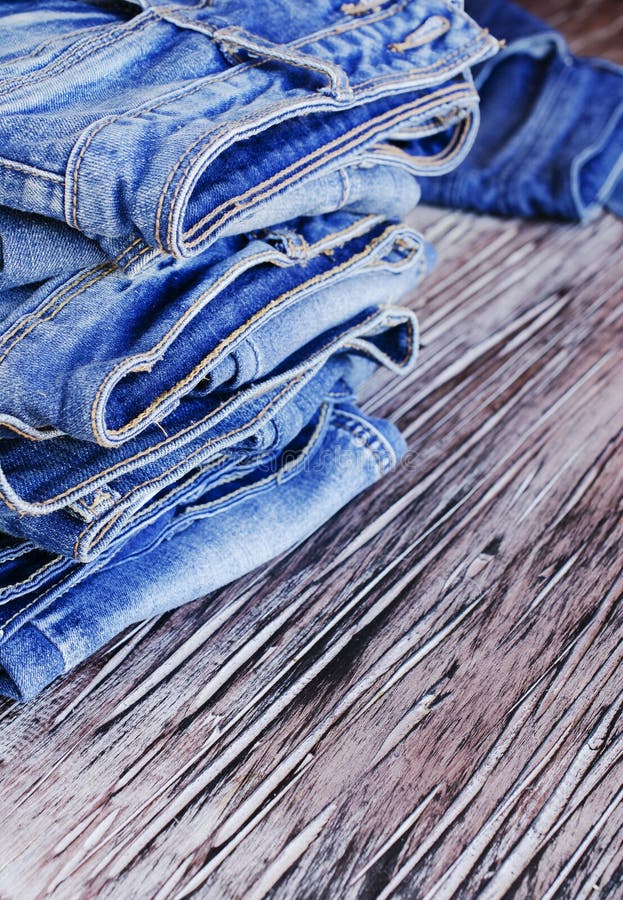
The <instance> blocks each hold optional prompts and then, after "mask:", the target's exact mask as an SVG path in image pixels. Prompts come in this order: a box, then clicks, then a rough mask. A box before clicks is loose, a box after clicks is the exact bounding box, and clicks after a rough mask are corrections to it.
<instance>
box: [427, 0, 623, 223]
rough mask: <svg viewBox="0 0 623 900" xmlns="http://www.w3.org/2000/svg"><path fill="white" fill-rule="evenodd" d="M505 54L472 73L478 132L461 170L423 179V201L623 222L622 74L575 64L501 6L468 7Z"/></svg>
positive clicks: (544, 33)
mask: <svg viewBox="0 0 623 900" xmlns="http://www.w3.org/2000/svg"><path fill="white" fill-rule="evenodd" d="M465 5H466V9H467V11H468V12H469V13H470V14H471V15H473V16H474V17H475V18H476V19H477V20H478V21H479V22H480V23H481V24H482V25H485V26H488V27H489V28H491V30H492V32H493V33H494V34H495V35H496V36H497V37H499V38H503V39H506V41H507V46H506V49H505V50H503V51H502V52H501V53H500V54H498V56H497V57H496V58H495V59H492V60H489V61H487V62H485V63H483V65H481V66H479V67H477V68H476V69H475V73H474V75H475V82H476V86H477V87H478V90H479V92H480V97H481V118H482V124H481V128H480V130H479V133H478V137H477V138H476V141H475V143H474V146H473V149H472V151H471V153H470V155H469V156H468V157H467V159H466V160H465V162H464V163H463V165H462V166H461V168H460V170H459V171H457V172H454V173H452V174H449V175H444V176H443V177H442V178H438V179H434V178H432V179H427V178H425V179H423V180H422V182H421V187H422V196H423V199H424V200H425V201H427V202H429V203H435V204H438V205H442V206H450V207H453V208H456V207H459V208H460V207H462V208H467V209H475V210H478V211H481V212H494V213H499V214H501V215H509V216H513V215H518V216H551V217H557V218H562V219H570V220H584V219H590V218H591V217H593V216H594V215H595V214H597V213H598V212H599V211H600V210H601V209H602V208H604V207H608V208H610V209H611V210H612V211H613V212H616V213H618V214H619V215H621V214H623V69H621V68H620V67H618V66H616V65H614V64H613V63H609V62H607V61H605V60H600V59H582V58H577V57H575V56H574V55H573V54H572V53H571V52H570V50H569V48H568V47H567V45H566V43H565V41H564V39H563V38H562V37H561V35H560V34H558V33H557V32H556V31H555V30H554V29H553V28H551V27H550V26H548V25H546V24H545V23H544V22H541V21H539V20H538V19H537V18H535V17H534V16H532V15H530V14H529V13H527V12H525V11H524V10H522V9H520V8H519V7H518V6H515V5H514V4H513V3H511V2H507V0H467V2H466V4H465Z"/></svg>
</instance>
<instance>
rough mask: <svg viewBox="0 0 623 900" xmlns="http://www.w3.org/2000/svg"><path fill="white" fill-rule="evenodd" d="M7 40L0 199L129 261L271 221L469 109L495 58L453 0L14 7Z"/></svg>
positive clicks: (7, 14) (7, 11)
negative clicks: (311, 184)
mask: <svg viewBox="0 0 623 900" xmlns="http://www.w3.org/2000/svg"><path fill="white" fill-rule="evenodd" d="M141 7H142V8H141ZM28 10H32V13H33V15H31V16H24V12H28ZM42 12H47V13H48V14H47V15H46V16H45V22H46V34H45V40H44V41H43V43H41V41H42V33H41V29H40V27H34V28H32V29H31V28H30V22H31V21H32V18H36V17H37V16H41V13H42ZM0 45H1V46H2V48H3V50H2V55H1V56H0V204H4V205H5V206H8V207H11V208H15V209H21V210H23V211H25V212H30V213H35V214H38V215H43V216H51V217H53V218H56V219H58V220H60V221H65V222H67V223H68V224H69V225H70V226H72V227H73V228H76V229H78V230H80V231H82V232H83V233H84V234H86V235H87V236H88V237H91V238H93V239H95V240H98V241H99V242H100V243H102V246H103V247H104V248H105V250H106V252H107V253H108V254H109V255H110V256H112V257H114V258H117V257H118V258H120V259H123V261H124V262H125V264H126V265H130V264H133V263H136V262H137V260H138V259H139V258H142V259H143V260H145V258H149V256H150V254H151V253H152V251H153V252H156V249H157V250H159V251H161V252H164V253H168V254H172V255H174V256H178V257H185V256H191V255H194V254H196V253H198V252H200V251H201V250H203V249H205V248H206V247H207V246H208V245H209V244H210V243H212V242H213V241H214V240H215V239H216V238H217V237H219V236H223V235H225V234H227V233H229V234H231V233H233V232H234V231H241V230H249V229H251V228H256V227H264V226H267V225H269V224H272V222H268V221H262V216H261V214H258V208H259V207H261V206H263V205H264V204H266V203H268V202H269V201H273V200H274V198H276V197H277V196H280V195H281V196H283V197H284V199H285V197H286V195H287V191H288V190H289V189H290V188H291V187H292V186H295V189H298V187H300V185H301V184H302V183H303V181H304V179H307V178H312V177H314V176H315V175H318V174H320V173H321V172H322V171H328V170H331V169H335V168H339V167H340V166H341V161H343V160H345V159H347V158H348V157H350V156H352V155H353V154H355V153H357V152H358V151H361V149H362V148H365V147H367V146H371V145H373V144H374V143H375V142H378V141H379V140H383V139H384V137H385V136H387V135H390V134H391V133H392V132H393V131H395V130H396V129H398V128H399V127H400V126H401V125H403V124H404V123H411V124H415V123H421V125H422V127H425V128H428V129H430V127H431V124H432V123H434V120H435V116H436V115H439V114H442V115H450V114H451V112H452V110H456V109H457V108H460V107H461V106H462V105H466V106H467V107H470V106H473V105H474V103H475V100H476V95H475V92H474V90H473V87H472V85H471V83H470V79H469V77H468V76H466V75H465V74H463V73H464V72H465V71H466V70H467V69H468V67H469V66H471V65H473V64H474V63H476V62H478V61H479V60H482V59H485V58H487V57H488V56H490V55H491V54H492V53H494V52H495V51H496V49H497V42H496V41H495V40H494V39H493V38H491V37H490V35H488V34H487V33H486V32H485V31H483V29H481V28H480V27H479V26H477V25H476V24H475V23H474V22H473V21H472V20H471V19H470V18H469V17H468V16H466V15H465V13H464V12H463V11H462V9H461V8H460V7H459V6H458V5H456V4H454V3H449V2H444V0H412V2H410V3H407V4H402V3H390V2H380V3H378V4H374V5H373V7H370V5H369V4H366V3H365V2H361V3H357V2H355V3H341V2H339V0H319V2H316V3H313V4H304V5H302V6H300V7H297V5H296V4H292V3H291V2H290V0H275V2H272V3H270V4H264V3H259V4H252V3H251V4H249V3H246V2H244V3H243V2H232V0H227V3H225V2H224V0H214V2H212V3H210V4H209V5H207V4H206V3H205V0H187V2H178V3H177V4H168V3H162V2H154V3H148V2H146V0H144V2H142V3H141V4H130V3H124V4H120V3H110V4H109V3H98V4H97V6H96V7H95V8H94V6H93V4H90V3H88V2H80V0H54V2H52V0H50V4H49V8H46V2H45V0H43V2H38V3H36V4H35V3H24V2H22V0H20V2H17V0H10V2H6V3H4V4H3V5H2V9H1V10H0ZM103 174H105V177H102V176H103ZM274 215H275V213H274V207H273V211H272V212H271V217H272V219H273V221H282V220H283V218H284V217H283V216H278V218H277V219H275V218H274ZM236 223H237V224H236Z"/></svg>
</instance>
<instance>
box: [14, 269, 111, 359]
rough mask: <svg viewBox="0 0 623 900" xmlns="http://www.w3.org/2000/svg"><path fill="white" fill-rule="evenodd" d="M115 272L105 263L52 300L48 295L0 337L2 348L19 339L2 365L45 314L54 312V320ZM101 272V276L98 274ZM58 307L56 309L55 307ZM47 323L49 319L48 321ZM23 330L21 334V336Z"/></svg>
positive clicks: (90, 270)
mask: <svg viewBox="0 0 623 900" xmlns="http://www.w3.org/2000/svg"><path fill="white" fill-rule="evenodd" d="M112 271H114V266H113V264H111V263H103V264H100V265H99V266H96V267H95V268H94V269H89V270H88V272H86V273H81V274H80V276H78V278H74V279H73V280H72V281H71V282H65V284H64V285H63V286H62V287H60V288H59V289H58V291H57V292H55V293H54V294H53V296H52V297H51V298H50V296H49V295H48V296H47V297H46V298H45V299H44V300H43V301H42V303H41V304H40V305H39V306H38V307H37V308H36V309H35V310H33V311H32V312H30V313H27V314H26V315H25V316H22V317H21V318H20V319H19V320H18V321H17V322H15V323H14V324H13V325H12V326H11V327H10V328H9V329H8V330H7V331H6V332H5V333H4V334H3V335H2V337H0V347H2V346H3V345H4V344H6V343H7V341H8V340H9V339H10V338H11V337H12V336H13V335H14V334H15V333H16V332H18V335H17V337H16V338H15V340H14V341H13V343H10V344H9V346H8V347H7V348H6V349H5V350H4V352H3V353H2V355H0V363H2V362H4V360H5V359H6V357H7V356H8V355H9V353H10V352H11V350H12V349H13V348H14V347H15V346H17V344H19V343H20V342H21V341H22V340H23V339H24V338H25V337H26V335H27V334H30V332H31V331H33V330H34V329H35V328H36V327H37V325H38V324H39V323H40V322H41V321H42V320H43V316H44V314H45V313H47V312H49V311H50V310H53V312H52V313H51V315H50V316H49V317H48V318H50V317H51V318H53V317H54V316H55V315H56V314H57V312H59V310H60V309H62V308H63V307H64V306H65V305H66V304H67V303H69V301H70V300H72V299H73V298H74V297H75V296H78V294H81V293H83V292H84V291H85V290H87V288H88V287H90V286H91V285H92V284H95V283H96V282H97V281H100V280H101V279H102V278H105V277H106V275H108V274H109V273H110V272H112ZM97 272H99V274H96V273H97ZM92 275H93V276H94V277H93V279H92V280H91V281H89V282H88V283H87V284H86V285H85V284H84V282H85V281H86V280H87V279H88V278H89V277H90V276H92ZM79 286H80V289H79V290H78V291H76V293H74V294H72V293H71V292H72V290H73V289H74V288H76V287H79ZM55 306H56V307H57V308H56V309H55V308H54V307H55ZM46 321H47V319H46ZM20 330H21V334H19V332H20Z"/></svg>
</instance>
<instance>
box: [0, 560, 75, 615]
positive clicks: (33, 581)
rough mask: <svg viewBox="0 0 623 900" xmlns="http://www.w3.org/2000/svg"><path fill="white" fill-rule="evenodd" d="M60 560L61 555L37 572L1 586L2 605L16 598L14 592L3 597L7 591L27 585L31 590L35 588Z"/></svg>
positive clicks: (0, 603)
mask: <svg viewBox="0 0 623 900" xmlns="http://www.w3.org/2000/svg"><path fill="white" fill-rule="evenodd" d="M59 561H62V560H61V557H60V556H56V557H55V558H54V559H52V560H50V561H48V562H46V563H44V564H43V565H42V566H41V567H40V568H38V569H37V570H36V571H35V572H32V573H31V574H30V575H28V577H27V578H24V579H23V580H22V581H16V582H14V583H13V584H11V585H7V586H6V587H3V588H0V606H4V605H5V604H7V603H11V602H13V601H15V599H16V597H15V596H14V594H13V593H12V594H11V595H10V596H9V597H6V599H3V598H4V595H5V594H6V593H7V591H11V592H14V591H15V589H16V588H20V587H25V586H27V587H28V588H29V590H33V589H34V588H35V587H36V586H37V582H39V581H41V576H42V575H43V574H44V573H45V572H47V571H48V570H49V569H51V568H53V567H55V566H58V563H59Z"/></svg>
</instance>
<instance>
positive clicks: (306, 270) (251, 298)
mask: <svg viewBox="0 0 623 900" xmlns="http://www.w3.org/2000/svg"><path fill="white" fill-rule="evenodd" d="M388 171H389V173H390V174H391V172H392V171H393V170H391V169H388ZM380 182H381V183H382V184H385V185H387V183H388V182H387V180H386V179H380ZM389 184H390V185H395V184H396V182H395V181H393V180H392V179H390V180H389ZM398 184H400V185H401V187H402V188H403V189H404V190H403V191H402V195H401V196H402V197H403V201H404V200H406V201H407V202H412V201H415V202H417V197H418V195H419V194H418V192H417V191H416V190H415V189H414V186H415V182H414V180H413V179H411V178H410V177H409V179H408V180H407V181H406V183H402V179H399V182H398ZM409 188H411V190H409ZM386 205H387V204H386ZM395 205H397V204H395ZM431 261H432V253H431V250H430V248H429V247H428V246H427V245H426V244H425V242H424V241H423V240H422V238H421V237H420V236H419V235H418V234H417V233H416V232H415V231H414V230H413V229H412V228H409V227H408V226H406V225H403V224H401V223H399V222H392V221H387V220H385V219H383V218H382V217H380V216H356V215H354V214H352V213H345V212H339V213H333V214H330V215H327V216H317V217H315V218H312V219H302V220H297V221H293V222H290V223H289V224H288V225H287V226H284V227H276V228H274V229H271V230H270V231H268V232H263V233H261V234H258V235H257V236H256V237H255V238H250V237H248V236H239V237H232V238H227V239H223V240H221V241H218V242H217V243H216V244H215V245H214V246H213V247H211V248H210V249H209V250H208V251H205V252H204V253H203V254H201V255H200V256H198V257H195V258H193V259H191V260H185V261H175V260H173V259H172V258H170V257H169V258H167V259H163V260H162V261H161V262H159V263H158V265H156V266H152V267H150V268H149V269H147V270H144V271H143V272H141V273H140V274H138V275H136V276H135V277H134V278H132V279H131V278H129V277H127V276H126V275H124V274H123V273H122V272H121V271H119V269H117V268H116V267H114V266H111V265H107V264H104V265H100V266H96V267H93V268H91V269H86V270H83V271H82V272H80V273H79V274H78V275H75V276H72V277H70V278H69V279H65V278H62V277H61V278H57V279H51V280H48V281H47V282H46V283H45V284H44V285H43V286H42V287H40V288H39V289H38V290H34V291H33V290H30V289H25V288H19V289H18V288H14V289H12V290H7V291H5V292H4V293H3V297H4V300H5V302H6V303H7V306H8V310H7V314H6V317H5V320H4V322H3V325H2V329H1V330H0V397H2V402H1V405H0V437H4V438H5V439H8V438H12V437H14V436H15V435H16V434H21V435H22V436H24V439H26V440H33V439H38V440H49V439H51V438H52V437H53V436H54V435H57V436H58V435H61V434H65V435H70V436H72V437H75V438H77V439H81V440H87V441H95V442H96V443H98V444H100V445H101V446H103V447H115V446H119V445H121V444H122V443H124V442H126V441H128V440H131V439H132V438H134V437H136V436H138V435H140V434H141V433H142V432H143V431H145V430H146V429H148V428H150V427H151V428H152V430H153V427H154V425H155V424H156V423H163V427H164V428H165V429H167V430H168V426H167V425H166V423H164V420H165V418H166V416H168V415H169V413H171V412H172V411H173V410H175V409H176V407H177V406H178V405H179V402H180V400H181V399H182V397H183V396H185V394H187V393H188V392H189V391H192V390H194V389H195V388H196V387H197V385H199V384H201V383H204V384H205V382H206V380H208V381H209V386H210V387H211V388H212V389H213V390H216V389H218V388H225V387H226V388H228V389H229V390H232V391H233V390H234V389H235V388H238V387H240V386H242V385H245V384H248V383H249V382H251V381H253V380H257V379H258V378H262V377H264V376H266V375H268V374H269V373H270V372H271V371H272V370H273V369H274V368H276V367H277V366H279V365H281V364H282V363H283V362H284V361H285V360H286V359H287V358H288V357H290V356H291V355H292V354H293V353H295V352H296V351H299V350H302V348H303V347H304V346H305V345H306V344H307V343H308V341H310V340H312V339H314V338H316V337H317V336H318V335H319V334H322V333H323V332H324V331H326V330H328V329H330V328H332V327H336V326H338V325H340V324H341V323H343V322H345V321H347V320H348V319H349V318H351V317H352V316H353V315H355V314H356V313H358V312H360V311H361V310H362V309H363V308H365V307H367V306H372V305H375V304H378V303H386V304H392V303H395V302H396V301H397V300H398V299H399V298H400V297H401V296H403V295H404V294H405V293H406V292H407V291H409V290H412V289H413V288H414V287H415V286H416V284H417V283H418V281H419V279H420V278H421V276H422V274H423V273H424V272H425V271H426V269H427V268H428V267H429V266H430V264H431ZM1 309H2V304H0V310H1ZM43 386H45V389H44V388H43ZM3 426H4V427H3ZM2 455H3V452H2V441H1V440H0V465H1V457H2Z"/></svg>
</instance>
